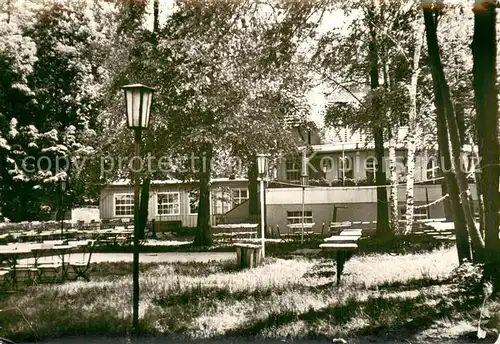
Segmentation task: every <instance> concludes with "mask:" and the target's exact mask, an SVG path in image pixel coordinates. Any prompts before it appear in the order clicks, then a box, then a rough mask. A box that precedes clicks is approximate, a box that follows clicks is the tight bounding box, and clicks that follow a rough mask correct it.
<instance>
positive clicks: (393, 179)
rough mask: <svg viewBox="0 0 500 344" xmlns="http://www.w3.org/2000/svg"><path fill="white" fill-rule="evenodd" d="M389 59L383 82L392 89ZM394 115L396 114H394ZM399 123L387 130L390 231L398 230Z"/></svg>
mask: <svg viewBox="0 0 500 344" xmlns="http://www.w3.org/2000/svg"><path fill="white" fill-rule="evenodd" d="M390 63H391V62H390V59H389V61H386V62H385V63H384V84H385V87H386V88H387V89H388V90H391V89H392V85H393V84H394V83H393V82H392V80H391V75H390V72H389V65H390ZM392 117H393V116H392V109H391V108H390V107H389V108H388V111H387V118H389V119H390V120H391V119H392ZM394 117H396V116H394ZM398 124H399V123H397V122H396V123H392V124H391V125H390V127H389V128H387V132H388V134H389V184H390V187H389V209H390V211H389V224H390V226H391V231H392V233H398V232H399V209H398V184H399V178H398V170H397V160H396V159H397V158H396V142H397V138H398V128H399V126H398Z"/></svg>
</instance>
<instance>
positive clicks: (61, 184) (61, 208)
mask: <svg viewBox="0 0 500 344" xmlns="http://www.w3.org/2000/svg"><path fill="white" fill-rule="evenodd" d="M67 186H68V182H67V180H66V179H59V195H60V204H59V221H60V225H61V240H64V194H65V192H66V188H67Z"/></svg>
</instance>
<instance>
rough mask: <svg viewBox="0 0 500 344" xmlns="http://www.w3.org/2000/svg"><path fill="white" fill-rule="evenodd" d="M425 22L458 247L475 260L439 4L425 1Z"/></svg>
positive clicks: (461, 258) (464, 256)
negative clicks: (451, 131)
mask: <svg viewBox="0 0 500 344" xmlns="http://www.w3.org/2000/svg"><path fill="white" fill-rule="evenodd" d="M423 13H424V24H425V34H426V38H427V50H428V55H429V64H430V67H431V74H432V79H433V85H434V87H433V89H434V102H435V106H436V112H437V127H438V142H439V152H440V156H441V158H442V159H443V161H442V163H443V173H444V176H445V178H446V182H447V189H448V193H449V194H450V199H451V203H452V210H453V215H454V224H455V231H456V237H457V251H458V259H459V262H460V263H462V262H464V261H465V260H469V261H470V260H471V258H472V256H471V249H470V244H469V232H468V230H467V225H466V220H465V212H464V208H463V207H462V204H461V202H460V189H459V186H458V182H457V179H456V177H455V173H454V170H453V169H452V161H451V156H450V151H449V136H448V124H447V116H446V111H447V110H449V108H447V107H446V103H447V101H446V100H445V97H446V96H448V97H449V92H447V91H446V90H445V89H446V88H447V86H446V79H445V76H444V71H443V66H442V63H441V57H440V51H439V45H438V39H437V18H438V16H439V13H438V12H437V11H436V7H434V6H433V5H429V4H424V6H423Z"/></svg>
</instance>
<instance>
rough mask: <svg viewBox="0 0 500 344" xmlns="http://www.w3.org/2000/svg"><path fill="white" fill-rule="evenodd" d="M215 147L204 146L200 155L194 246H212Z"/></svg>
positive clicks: (209, 144)
mask: <svg viewBox="0 0 500 344" xmlns="http://www.w3.org/2000/svg"><path fill="white" fill-rule="evenodd" d="M212 155H213V146H212V144H211V143H206V144H204V145H203V149H202V151H201V154H200V161H201V168H200V172H199V173H198V175H199V189H200V191H199V194H200V200H199V205H198V220H197V224H196V227H197V230H196V235H195V238H194V243H193V245H194V246H199V247H206V246H212V235H211V233H210V172H211V170H212V166H211V160H212Z"/></svg>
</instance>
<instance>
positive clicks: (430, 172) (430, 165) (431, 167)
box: [426, 158, 439, 182]
mask: <svg viewBox="0 0 500 344" xmlns="http://www.w3.org/2000/svg"><path fill="white" fill-rule="evenodd" d="M438 172H439V166H438V164H437V161H436V160H435V159H433V158H431V159H430V160H429V161H428V162H427V170H426V174H427V180H433V179H436V178H437V177H438ZM434 182H436V181H434Z"/></svg>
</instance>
